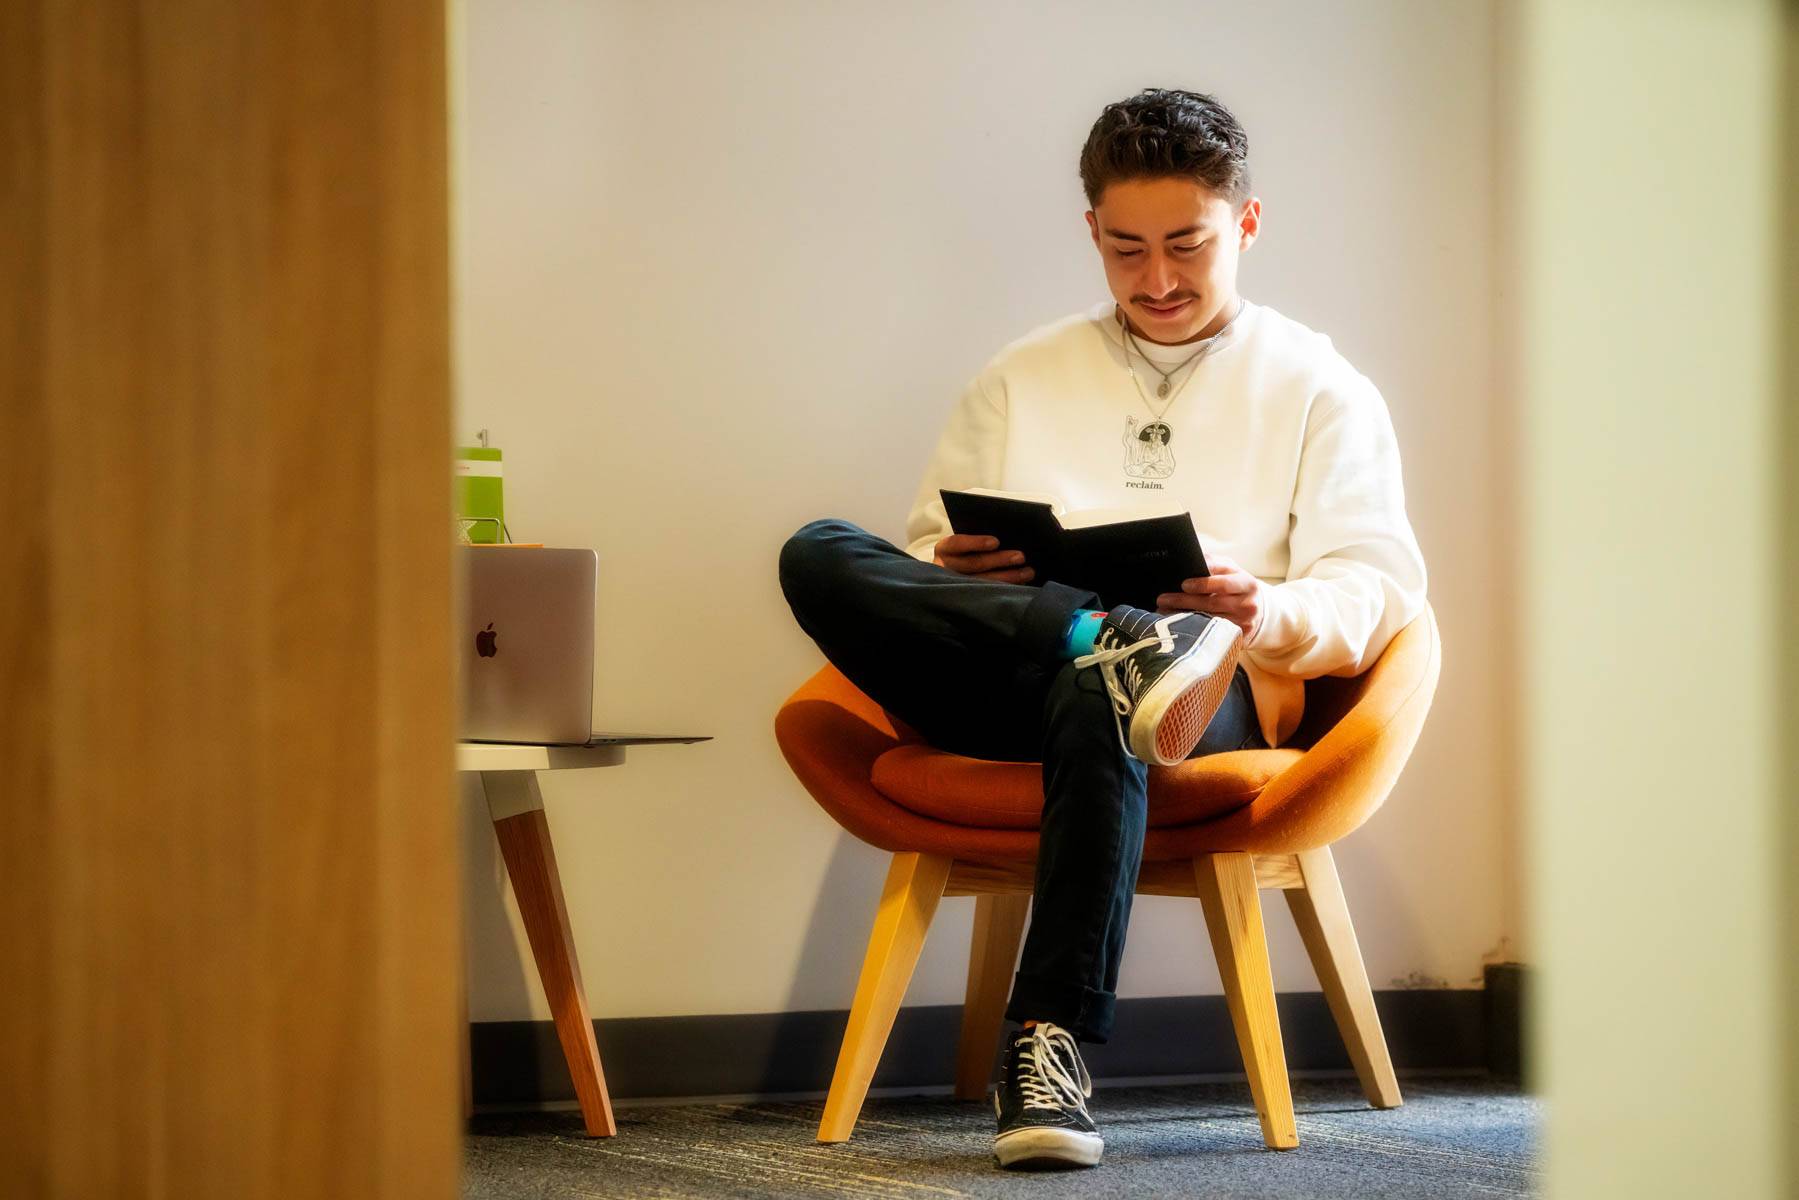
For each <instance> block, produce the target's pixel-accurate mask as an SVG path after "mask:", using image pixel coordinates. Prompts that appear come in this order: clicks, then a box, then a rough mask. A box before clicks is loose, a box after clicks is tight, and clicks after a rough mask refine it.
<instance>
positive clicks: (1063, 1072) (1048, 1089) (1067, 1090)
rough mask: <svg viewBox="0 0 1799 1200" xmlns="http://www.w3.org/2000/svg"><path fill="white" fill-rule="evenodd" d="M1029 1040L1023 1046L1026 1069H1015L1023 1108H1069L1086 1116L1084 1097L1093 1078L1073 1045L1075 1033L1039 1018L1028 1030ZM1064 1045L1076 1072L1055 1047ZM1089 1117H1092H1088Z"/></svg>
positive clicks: (1090, 1088)
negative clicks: (1070, 1071) (1069, 1071)
mask: <svg viewBox="0 0 1799 1200" xmlns="http://www.w3.org/2000/svg"><path fill="white" fill-rule="evenodd" d="M1026 1032H1028V1033H1029V1034H1030V1035H1031V1044H1030V1045H1029V1046H1027V1047H1025V1052H1024V1054H1025V1065H1026V1069H1025V1070H1023V1071H1020V1072H1019V1073H1018V1090H1019V1091H1020V1092H1023V1093H1024V1106H1025V1107H1026V1108H1072V1109H1074V1110H1076V1111H1077V1112H1079V1113H1080V1114H1081V1115H1082V1116H1084V1117H1088V1113H1087V1101H1086V1097H1088V1096H1091V1095H1092V1094H1093V1079H1092V1077H1091V1076H1089V1075H1088V1074H1087V1064H1086V1063H1084V1062H1082V1061H1081V1055H1080V1052H1079V1051H1078V1050H1076V1049H1075V1046H1074V1035H1073V1034H1071V1033H1069V1032H1068V1031H1067V1030H1066V1029H1063V1028H1062V1027H1061V1026H1060V1025H1052V1024H1049V1023H1047V1022H1039V1023H1038V1024H1036V1025H1033V1026H1031V1028H1030V1029H1029V1030H1027V1031H1026ZM1063 1046H1066V1047H1067V1049H1068V1057H1069V1058H1070V1059H1072V1060H1073V1062H1074V1068H1075V1072H1076V1074H1073V1075H1070V1074H1069V1073H1068V1068H1067V1067H1066V1066H1064V1065H1063V1062H1062V1056H1061V1055H1060V1054H1058V1053H1056V1051H1057V1049H1058V1048H1060V1047H1063ZM1088 1119H1090V1120H1091V1117H1089V1118H1088Z"/></svg>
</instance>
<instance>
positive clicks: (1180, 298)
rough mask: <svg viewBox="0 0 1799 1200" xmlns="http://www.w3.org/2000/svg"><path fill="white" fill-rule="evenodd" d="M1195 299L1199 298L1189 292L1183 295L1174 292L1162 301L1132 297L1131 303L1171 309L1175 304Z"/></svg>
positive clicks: (1144, 297)
mask: <svg viewBox="0 0 1799 1200" xmlns="http://www.w3.org/2000/svg"><path fill="white" fill-rule="evenodd" d="M1197 299H1199V297H1198V296H1196V295H1194V294H1193V293H1191V292H1188V293H1186V294H1184V295H1183V294H1182V293H1180V292H1176V293H1175V294H1174V295H1173V296H1170V297H1168V298H1166V299H1163V300H1152V299H1151V298H1150V297H1148V296H1132V297H1131V303H1132V304H1143V305H1151V304H1153V305H1155V306H1156V307H1157V308H1173V307H1174V306H1175V305H1177V304H1184V303H1185V302H1186V301H1188V300H1197Z"/></svg>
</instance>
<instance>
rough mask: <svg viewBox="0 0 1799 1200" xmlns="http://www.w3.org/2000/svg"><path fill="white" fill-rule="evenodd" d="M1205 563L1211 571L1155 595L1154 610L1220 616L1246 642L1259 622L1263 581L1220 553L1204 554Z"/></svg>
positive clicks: (1251, 636)
mask: <svg viewBox="0 0 1799 1200" xmlns="http://www.w3.org/2000/svg"><path fill="white" fill-rule="evenodd" d="M1206 565H1207V566H1208V567H1210V568H1211V570H1212V573H1211V575H1209V576H1205V575H1202V576H1198V577H1196V578H1193V579H1189V580H1186V581H1185V582H1184V583H1182V584H1181V590H1180V591H1178V592H1164V593H1162V594H1161V595H1160V596H1157V597H1156V611H1157V612H1163V613H1170V612H1202V613H1210V614H1211V615H1213V616H1215V617H1223V618H1224V619H1225V620H1227V621H1230V622H1231V623H1233V624H1234V625H1236V626H1237V628H1239V629H1241V630H1242V631H1243V640H1244V641H1246V642H1247V641H1248V640H1249V639H1250V638H1253V637H1254V636H1255V635H1256V627H1257V626H1258V625H1260V624H1261V622H1262V612H1263V605H1262V588H1263V587H1265V586H1266V585H1265V584H1264V583H1263V582H1262V581H1261V580H1260V579H1257V578H1256V577H1255V576H1254V575H1251V574H1250V573H1249V572H1248V571H1245V570H1244V569H1243V568H1242V567H1240V566H1238V565H1237V564H1236V563H1234V562H1232V561H1231V560H1230V559H1228V558H1225V557H1224V556H1223V555H1221V554H1208V555H1207V556H1206Z"/></svg>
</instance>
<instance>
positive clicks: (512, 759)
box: [456, 733, 712, 771]
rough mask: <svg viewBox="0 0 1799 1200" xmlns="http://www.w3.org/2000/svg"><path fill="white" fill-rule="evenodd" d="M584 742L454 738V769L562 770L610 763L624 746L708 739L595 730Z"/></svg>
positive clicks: (621, 756) (707, 738) (622, 755)
mask: <svg viewBox="0 0 1799 1200" xmlns="http://www.w3.org/2000/svg"><path fill="white" fill-rule="evenodd" d="M593 736H594V740H593V741H591V742H589V743H588V744H587V745H585V746H543V745H531V744H527V743H522V742H457V743H456V769H457V770H458V771H562V770H570V769H579V768H586V767H613V766H617V765H618V764H619V763H622V762H624V761H625V749H626V747H628V746H664V745H691V744H692V743H694V742H709V741H711V740H712V739H711V737H710V736H703V735H696V734H647V733H646V734H636V733H596V734H594V735H593Z"/></svg>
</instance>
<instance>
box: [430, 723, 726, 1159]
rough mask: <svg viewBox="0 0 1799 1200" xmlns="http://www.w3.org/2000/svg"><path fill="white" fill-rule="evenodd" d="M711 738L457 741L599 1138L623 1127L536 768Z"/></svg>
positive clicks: (603, 760) (597, 763) (584, 1112)
mask: <svg viewBox="0 0 1799 1200" xmlns="http://www.w3.org/2000/svg"><path fill="white" fill-rule="evenodd" d="M707 740H709V739H707V738H704V737H686V736H676V737H658V736H649V735H636V734H595V735H594V740H593V741H591V742H589V743H588V744H587V745H585V746H539V745H521V744H516V743H506V744H501V743H495V742H459V743H457V746H456V769H457V770H458V771H472V772H474V773H476V774H478V775H479V776H480V777H481V790H482V792H483V794H484V795H485V796H486V798H487V811H488V814H489V815H490V816H491V817H492V818H493V831H494V836H495V837H496V838H497V839H498V840H499V843H500V855H501V857H502V858H503V859H505V862H506V875H507V878H509V879H510V880H511V881H512V891H513V894H514V895H515V896H517V898H518V909H519V915H520V916H521V917H523V918H524V922H525V934H526V936H527V937H528V938H529V939H530V942H531V956H532V957H533V958H534V959H536V960H537V977H538V980H539V981H540V982H541V983H542V984H543V992H544V998H545V1000H547V1001H548V1002H549V1006H550V1013H551V1015H552V1016H553V1017H554V1018H555V1022H556V1037H557V1039H558V1040H559V1041H560V1042H561V1043H562V1054H563V1057H565V1058H566V1059H567V1060H568V1073H569V1075H570V1076H571V1077H572V1078H573V1079H574V1082H575V1096H576V1098H577V1099H578V1100H579V1101H580V1104H581V1116H582V1119H583V1120H584V1121H585V1123H586V1125H587V1132H588V1134H589V1135H590V1136H592V1137H611V1136H612V1135H613V1134H614V1133H616V1132H617V1126H616V1125H615V1124H614V1123H613V1120H612V1098H611V1096H610V1095H608V1094H607V1091H606V1076H605V1073H604V1072H603V1071H602V1070H601V1069H600V1050H599V1046H598V1044H597V1043H596V1042H595V1041H594V1036H593V1019H592V1018H591V1017H590V1016H589V1015H588V1011H587V996H586V992H585V991H584V989H583V988H582V985H581V967H580V964H579V963H578V962H577V961H576V959H575V943H574V937H573V935H572V934H571V933H570V930H569V923H568V908H567V906H566V905H565V904H564V903H563V899H562V879H561V877H560V876H559V875H558V874H557V871H556V851H555V848H554V847H553V846H552V845H551V844H550V826H549V823H548V822H547V821H546V820H545V819H544V812H543V792H542V791H541V790H540V789H539V787H538V783H537V773H538V772H539V771H565V770H577V769H586V768H590V767H616V766H618V765H619V764H621V763H623V762H624V761H625V750H626V748H627V747H630V746H643V745H656V744H667V743H682V744H685V743H691V742H703V741H707Z"/></svg>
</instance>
